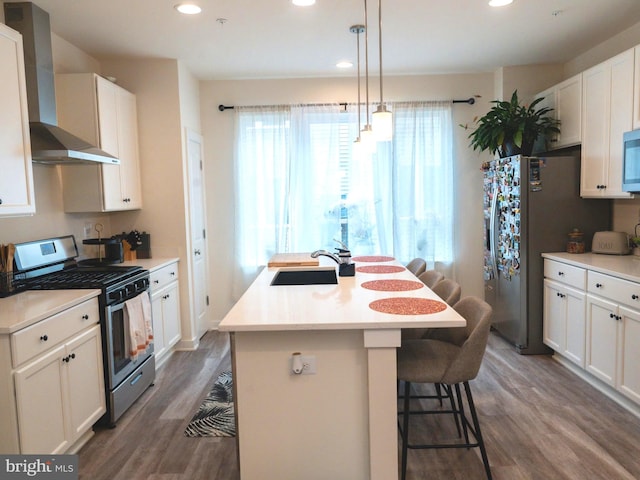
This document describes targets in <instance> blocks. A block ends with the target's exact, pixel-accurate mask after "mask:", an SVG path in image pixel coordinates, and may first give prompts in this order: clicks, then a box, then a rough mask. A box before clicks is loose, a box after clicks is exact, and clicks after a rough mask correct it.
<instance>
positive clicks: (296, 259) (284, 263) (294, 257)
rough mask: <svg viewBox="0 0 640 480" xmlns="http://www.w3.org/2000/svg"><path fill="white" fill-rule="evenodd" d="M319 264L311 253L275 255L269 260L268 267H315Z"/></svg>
mask: <svg viewBox="0 0 640 480" xmlns="http://www.w3.org/2000/svg"><path fill="white" fill-rule="evenodd" d="M318 265H320V262H319V261H318V259H317V258H311V253H310V252H309V253H276V254H275V255H274V256H273V257H271V258H270V259H269V263H268V264H267V266H269V267H317V266H318Z"/></svg>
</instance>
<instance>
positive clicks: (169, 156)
mask: <svg viewBox="0 0 640 480" xmlns="http://www.w3.org/2000/svg"><path fill="white" fill-rule="evenodd" d="M101 64H102V70H103V72H104V74H105V75H113V76H115V77H116V78H117V79H118V83H119V84H120V85H122V86H123V87H124V88H126V89H127V90H129V91H131V92H133V93H135V94H136V99H137V107H138V135H139V151H140V168H141V172H140V174H141V178H142V201H143V205H142V210H138V211H133V212H120V213H114V214H112V216H111V217H112V227H113V229H114V230H115V231H129V230H131V229H134V228H135V229H137V230H141V231H142V230H146V231H147V232H149V233H150V234H151V252H152V256H153V257H179V258H180V263H179V276H180V278H181V279H182V280H181V281H180V316H181V324H182V340H181V342H180V343H179V344H178V348H184V349H191V348H195V347H197V344H198V338H197V333H196V329H195V318H194V315H193V309H192V305H193V291H192V288H190V286H191V285H190V282H189V281H188V278H190V265H189V262H188V261H187V257H188V255H189V248H188V245H189V240H188V226H187V217H186V212H185V200H184V198H185V170H184V165H183V159H184V158H185V157H184V145H183V143H184V142H183V138H184V127H189V128H192V129H194V130H196V131H199V129H200V105H199V95H198V82H197V81H196V80H195V78H194V77H193V76H192V75H191V74H189V72H188V71H186V70H185V69H184V68H183V67H181V66H180V63H179V62H178V61H177V60H171V59H126V60H123V59H120V60H117V59H116V60H110V59H102V60H101Z"/></svg>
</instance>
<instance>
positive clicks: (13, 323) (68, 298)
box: [0, 289, 100, 334]
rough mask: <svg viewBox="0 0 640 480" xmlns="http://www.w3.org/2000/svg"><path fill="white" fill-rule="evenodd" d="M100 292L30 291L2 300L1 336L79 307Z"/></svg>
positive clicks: (0, 306) (0, 304) (89, 290)
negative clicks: (68, 309) (76, 306)
mask: <svg viewBox="0 0 640 480" xmlns="http://www.w3.org/2000/svg"><path fill="white" fill-rule="evenodd" d="M99 294H100V290H95V289H83V290H29V291H26V292H22V293H18V294H16V295H12V296H10V297H6V298H0V334H10V333H13V332H16V331H18V330H21V329H23V328H25V327H28V326H29V325H33V324H34V323H37V322H39V321H40V320H44V319H45V318H47V317H50V316H51V315H55V314H56V313H59V312H62V311H63V310H66V309H67V308H70V307H73V306H74V305H78V304H79V303H82V302H84V301H85V300H89V299H90V298H93V297H95V296H97V295H99Z"/></svg>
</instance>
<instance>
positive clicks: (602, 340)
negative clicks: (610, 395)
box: [586, 295, 620, 387]
mask: <svg viewBox="0 0 640 480" xmlns="http://www.w3.org/2000/svg"><path fill="white" fill-rule="evenodd" d="M619 317H620V315H619V312H618V305H617V304H616V303H614V302H611V301H609V300H606V299H603V298H598V297H594V296H593V295H589V296H588V299H587V330H588V338H589V341H588V343H587V362H586V369H587V371H588V372H591V373H592V374H593V375H595V376H596V377H598V378H599V379H600V380H602V381H603V382H605V383H607V384H609V385H611V386H612V387H615V386H616V370H617V366H616V363H617V358H616V357H617V353H616V352H617V347H618V341H617V338H618V321H619V320H618V319H619Z"/></svg>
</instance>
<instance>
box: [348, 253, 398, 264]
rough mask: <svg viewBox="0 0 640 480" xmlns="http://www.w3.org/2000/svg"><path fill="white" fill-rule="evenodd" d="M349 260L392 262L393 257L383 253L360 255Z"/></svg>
mask: <svg viewBox="0 0 640 480" xmlns="http://www.w3.org/2000/svg"><path fill="white" fill-rule="evenodd" d="M351 260H353V261H354V262H374V263H375V262H392V261H393V260H395V258H393V257H387V256H385V255H362V256H360V257H353V258H352V259H351Z"/></svg>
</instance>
